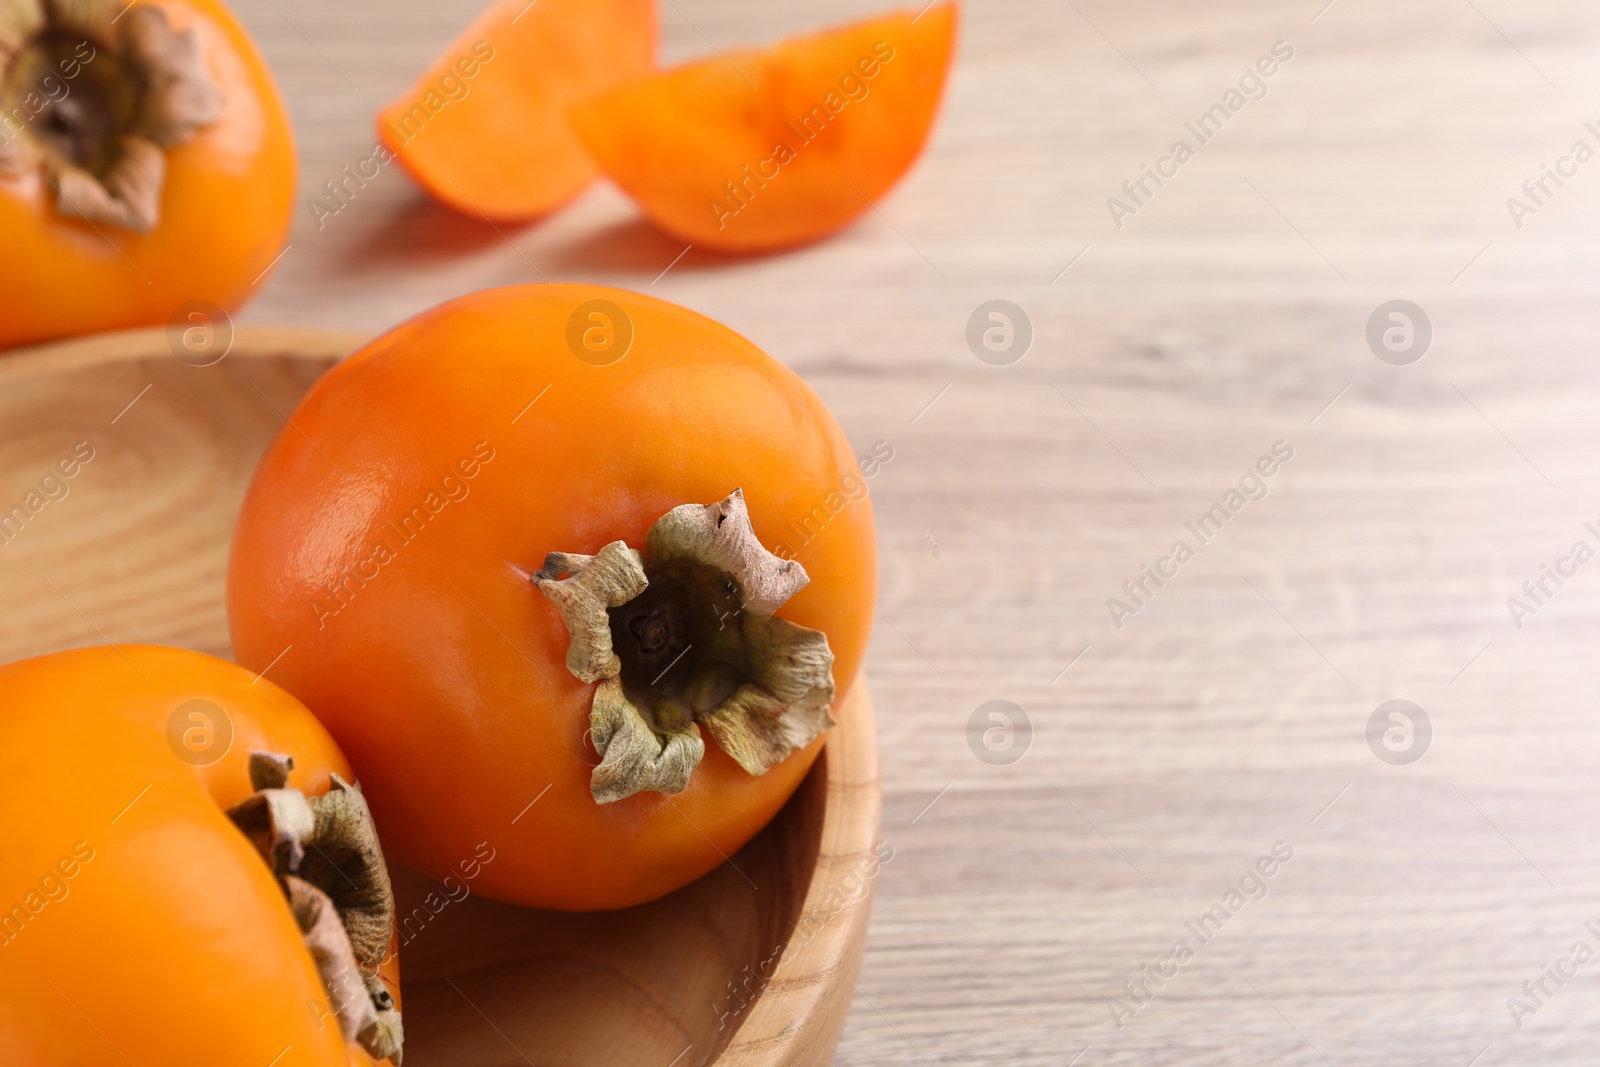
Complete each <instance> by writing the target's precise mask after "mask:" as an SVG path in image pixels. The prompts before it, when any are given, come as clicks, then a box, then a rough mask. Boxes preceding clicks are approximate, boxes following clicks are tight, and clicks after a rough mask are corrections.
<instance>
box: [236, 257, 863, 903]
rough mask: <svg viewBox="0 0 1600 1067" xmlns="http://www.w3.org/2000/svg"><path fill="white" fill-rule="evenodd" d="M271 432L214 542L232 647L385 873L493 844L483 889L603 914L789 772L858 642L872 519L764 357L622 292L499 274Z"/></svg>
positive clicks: (717, 836)
mask: <svg viewBox="0 0 1600 1067" xmlns="http://www.w3.org/2000/svg"><path fill="white" fill-rule="evenodd" d="M291 425H292V427H293V428H292V429H288V428H286V429H285V432H283V433H281V434H280V435H279V436H278V438H277V440H276V441H275V442H274V443H273V444H272V446H271V447H270V448H269V449H268V451H267V454H266V456H265V457H264V458H263V460H262V462H261V466H260V467H259V468H258V470H257V472H256V475H255V478H254V480H253V481H252V483H251V486H250V490H249V492H248V494H247V496H246V500H245V504H244V508H243V511H242V514H241V516H240V519H239V523H238V527H237V529H236V531H235V535H234V541H233V548H232V556H231V559H230V561H229V572H228V611H229V619H230V627H231V630H232V635H233V643H234V650H235V653H236V655H237V656H238V657H239V660H240V662H242V663H244V664H246V665H248V666H252V667H256V668H261V667H265V666H266V665H268V664H269V663H270V662H272V661H273V660H277V662H276V664H275V665H274V666H273V667H272V677H273V678H274V679H276V680H277V681H278V682H279V684H281V685H283V686H284V687H285V688H286V689H288V690H289V691H290V692H292V693H294V694H295V695H296V696H298V697H299V698H300V699H301V700H303V701H305V702H306V704H307V706H308V707H310V708H311V709H312V710H313V711H314V712H315V713H316V714H317V715H318V717H319V718H321V719H322V721H323V722H324V723H325V724H327V726H328V729H329V730H330V731H331V732H332V733H333V735H334V737H335V738H336V739H337V740H338V741H339V743H340V745H341V746H342V747H343V748H344V751H345V752H347V753H348V754H349V755H350V758H351V760H352V761H353V762H354V764H355V766H356V769H357V770H358V771H359V773H360V774H361V780H362V783H363V785H364V786H365V788H366V793H367V796H368V797H369V798H370V800H371V802H372V806H373V811H374V813H375V815H376V816H377V818H378V820H379V825H381V826H383V827H384V832H385V834H386V835H387V836H386V838H385V843H386V846H388V847H389V848H390V850H391V851H392V852H393V854H394V855H395V856H396V858H397V859H398V860H399V862H401V863H404V864H405V865H407V866H408V867H412V868H414V869H417V870H420V871H422V872H424V873H426V874H429V875H432V876H434V877H440V876H442V875H443V874H445V873H448V872H449V871H450V870H451V868H452V866H453V865H454V864H456V863H457V862H458V861H459V860H460V859H461V858H462V857H464V856H469V855H471V853H472V849H473V847H474V844H475V843H476V842H480V841H483V840H485V839H487V840H488V842H489V843H490V844H491V845H492V846H493V847H494V848H495V850H496V853H495V854H496V856H497V858H496V860H495V863H494V864H493V866H485V867H484V869H483V873H482V874H481V875H480V877H479V879H478V881H477V882H476V883H475V888H476V889H478V890H480V891H481V892H483V893H484V894H485V895H486V896H490V897H494V898H497V899H500V900H504V901H509V902H512V903H518V904H525V905H533V906H538V907H548V908H561V909H567V910H580V911H581V910H592V909H603V908H617V907H624V906H628V905H632V904H637V903H640V902H643V901H647V900H653V899H655V898H657V897H660V896H662V895H663V894H665V893H667V892H670V891H671V890H673V889H675V888H677V887H679V886H681V885H684V884H686V883H687V882H689V881H691V880H693V879H694V878H697V877H699V876H700V875H701V874H704V873H705V872H706V871H708V870H710V869H711V868H713V867H715V866H717V865H718V864H720V863H722V862H723V861H724V860H725V859H726V858H727V857H728V856H731V855H732V854H733V853H734V852H735V851H736V850H737V849H738V848H739V847H740V846H741V845H743V844H744V843H745V842H746V841H747V840H749V838H750V837H751V836H752V835H754V834H755V833H756V832H757V831H758V830H759V829H760V828H761V827H762V826H763V825H765V824H766V822H767V821H768V820H769V819H770V818H771V817H772V816H773V815H774V814H775V813H776V812H777V811H778V809H779V808H780V807H781V806H782V805H783V803H784V801H785V799H787V798H788V796H789V795H790V793H791V792H792V791H793V790H794V789H795V787H796V786H797V785H798V784H799V782H800V781H801V779H802V778H803V777H804V776H805V774H806V772H807V770H808V768H809V767H810V766H811V764H812V762H813V761H814V760H815V758H816V756H817V754H818V752H819V751H820V747H821V744H822V740H823V738H822V734H823V732H824V731H825V730H826V729H827V727H828V726H829V725H830V724H831V723H832V722H833V721H834V720H833V719H832V717H831V713H832V712H835V711H837V710H838V708H839V706H840V703H841V701H842V699H843V697H844V695H845V692H846V691H847V689H848V687H849V686H850V684H851V683H852V682H853V681H854V680H855V678H856V675H857V672H858V671H859V669H860V665H861V660H862V656H863V653H864V651H865V647H866V642H867V637H868V632H869V629H870V624H871V619H872V614H873V609H872V602H873V597H874V595H875V590H876V546H875V541H874V534H873V523H872V510H871V506H870V503H869V501H868V500H867V499H866V497H867V489H866V483H865V481H864V480H863V479H862V475H861V472H860V470H859V469H858V464H857V462H856V460H855V459H854V458H853V457H852V455H851V452H850V446H849V443H848V442H847V441H846V439H845V437H844V434H843V433H842V432H841V430H840V429H839V427H838V425H837V424H836V423H835V422H834V421H833V419H832V417H831V416H830V415H829V414H828V412H827V410H826V409H825V408H824V407H823V405H822V403H821V401H819V400H818V399H817V396H816V395H815V394H814V393H813V392H812V391H811V390H810V388H808V387H807V386H806V384H805V383H804V382H802V381H801V380H800V379H799V378H798V377H796V376H795V375H794V373H793V372H791V371H789V370H788V369H787V368H785V367H784V366H783V365H781V364H780V363H778V362H777V361H775V360H773V359H772V358H771V357H769V356H767V355H766V354H765V353H763V352H762V351H761V350H760V349H758V348H756V346H755V345H753V344H751V343H750V342H749V341H747V340H745V339H744V338H742V337H740V336H738V335H737V334H735V333H734V332H733V331H731V330H729V329H727V328H726V327H723V326H720V325H718V324H717V323H714V322H712V321H711V320H709V319H706V318H704V317H703V316H701V315H698V314H696V313H695V312H692V311H689V310H686V309H684V308H681V307H676V306H674V305H672V304H667V303H664V302H662V301H659V300H655V299H652V298H650V297H646V296H641V295H639V294H635V293H628V292H623V291H620V290H615V289H607V288H601V287H597V286H588V285H530V286H521V287H516V288H509V289H498V290H492V291H489V292H482V293H477V294H474V295H472V296H467V297H463V298H461V299H458V300H455V301H452V302H450V303H447V304H445V305H443V306H441V307H438V308H436V309H434V310H432V311H429V312H427V313H425V314H423V315H422V316H420V317H418V318H416V319H413V320H412V321H410V322H408V323H405V324H404V325H402V326H400V327H398V328H397V329H395V330H393V331H392V332H390V333H389V334H387V335H386V336H384V337H382V338H380V339H378V340H377V341H374V342H373V343H372V344H370V345H369V346H367V347H366V348H365V349H363V350H361V351H359V352H357V353H356V354H355V355H353V356H351V357H350V358H349V359H347V360H345V361H344V362H343V363H341V364H339V365H338V366H336V367H334V368H333V369H332V370H331V371H330V372H329V373H328V374H327V376H326V377H324V378H323V379H322V380H321V381H319V382H318V383H317V384H316V385H315V386H313V387H312V389H311V391H310V392H309V393H307V394H306V396H305V397H304V399H303V400H302V402H301V404H300V406H299V407H298V408H297V409H296V410H295V412H294V413H293V415H292V417H291ZM740 489H742V490H743V492H742V493H741V492H739V490H740ZM752 524H753V528H752ZM757 542H759V543H757ZM808 577H809V584H806V581H807V578H808ZM802 587H803V588H802ZM791 594H792V599H788V598H789V597H790V596H791ZM775 612H776V614H774V613H775ZM286 650H287V651H286ZM280 654H281V658H279V657H280Z"/></svg>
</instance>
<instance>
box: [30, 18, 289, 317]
mask: <svg viewBox="0 0 1600 1067" xmlns="http://www.w3.org/2000/svg"><path fill="white" fill-rule="evenodd" d="M294 170H295V167H294V145H293V142H292V141H291V139H290V134H289V123H288V118H287V116H286V115H285V113H284V109H283V104H282V102H281V101H280V100H279V98H278V92H277V89H276V88H275V87H274V85H273V82H272V78H271V75H269V74H268V72H267V68H266V65H265V64H264V63H263V62H262V60H261V57H260V56H259V55H258V54H257V53H256V50H255V46H254V45H253V44H252V43H251V41H250V38H249V36H248V35H247V34H246V33H245V31H244V29H243V27H241V26H240V25H239V23H238V22H237V21H235V19H234V17H233V16H232V15H231V14H230V13H229V12H228V9H227V8H226V7H224V6H223V5H222V4H221V3H220V2H219V0H182V2H177V0H140V2H139V3H138V4H128V3H127V2H126V0H82V2H77V3H71V4H67V3H60V2H56V0H16V2H14V3H7V4H4V5H0V234H3V235H4V243H5V253H4V255H0V293H4V294H5V295H4V298H3V299H0V348H5V347H9V346H11V345H18V344H26V343H30V342H36V341H43V340H48V339H51V338H55V337H63V336H68V335H72V334H79V333H90V332H94V331H98V330H111V329H119V328H124V327H129V326H142V325H153V324H159V323H163V322H166V321H168V319H169V318H170V317H171V316H172V315H173V313H174V312H175V311H177V310H178V309H179V308H180V307H182V306H183V305H185V304H188V303H191V302H195V301H203V302H207V303H210V304H215V305H218V306H220V307H222V308H223V309H225V310H226V309H232V308H236V307H237V306H238V305H239V304H241V303H242V302H243V301H244V300H245V299H246V298H247V297H248V295H249V294H250V293H251V291H252V286H253V284H254V283H255V282H257V281H258V280H259V279H260V277H261V276H262V274H263V272H265V271H266V270H267V269H268V268H269V267H270V266H271V265H272V263H273V261H274V260H275V259H276V258H277V257H278V255H279V250H280V248H281V247H282V244H283V237H284V233H285V231H286V230H287V229H288V225H289V212H290V208H291V202H292V198H293V196H294V180H295V174H294Z"/></svg>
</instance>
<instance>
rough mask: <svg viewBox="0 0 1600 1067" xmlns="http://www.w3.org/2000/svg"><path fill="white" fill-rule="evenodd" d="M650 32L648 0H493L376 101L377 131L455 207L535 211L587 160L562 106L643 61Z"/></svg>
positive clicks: (560, 193)
mask: <svg viewBox="0 0 1600 1067" xmlns="http://www.w3.org/2000/svg"><path fill="white" fill-rule="evenodd" d="M655 44H656V16H655V4H654V0H533V2H530V0H505V2H502V3H496V4H494V5H493V6H491V7H490V8H489V9H488V10H487V11H485V12H484V13H483V14H482V15H480V16H479V17H478V19H477V20H476V21H475V22H473V23H472V25H470V26H468V27H467V29H466V30H465V31H464V32H463V33H462V34H461V36H460V37H458V38H456V40H455V42H454V43H452V44H451V45H450V47H448V48H446V49H445V51H444V53H443V54H442V55H441V56H440V57H439V58H438V60H437V61H436V62H435V63H434V64H433V66H431V67H429V68H428V70H427V72H426V73H424V74H423V75H422V77H421V78H419V79H418V80H417V82H416V84H414V85H413V86H412V87H411V88H410V89H408V90H407V91H406V92H405V94H404V95H402V96H401V97H400V98H399V99H397V100H395V101H394V102H393V103H391V104H390V105H389V106H388V107H386V108H384V109H383V110H382V111H381V112H379V114H378V135H379V137H381V138H382V140H383V143H384V144H385V145H386V146H387V147H388V149H389V150H390V151H391V152H393V153H394V155H395V157H396V158H398V159H399V160H400V162H401V163H402V164H404V165H405V168H406V170H408V171H409V172H410V173H411V174H412V176H413V177H414V178H416V180H417V182H418V183H419V184H420V185H421V186H422V187H423V188H424V189H425V190H427V192H428V193H429V194H431V195H432V196H434V197H435V198H436V199H438V200H440V201H442V202H444V203H445V204H448V205H449V206H451V207H453V208H455V209H456V210H458V211H461V212H463V213H464V214H467V215H472V216H474V217H476V216H477V215H479V214H482V215H485V216H487V217H489V218H491V219H499V220H506V221H521V220H524V219H532V218H537V217H539V216H541V215H544V214H546V213H548V212H549V211H551V210H552V209H554V208H556V207H559V206H560V205H561V204H563V203H565V202H566V201H568V200H570V199H572V197H574V196H576V195H577V194H578V193H579V192H581V191H582V190H583V188H584V186H586V185H588V184H589V182H591V181H592V180H593V179H594V177H595V176H596V174H597V173H598V172H599V168H598V167H597V166H596V165H595V163H594V161H593V160H592V159H591V158H590V157H589V154H588V153H587V152H586V151H585V150H584V148H583V146H582V145H581V144H580V143H579V142H578V139H577V137H576V136H574V134H573V132H572V128H571V126H570V125H569V124H568V120H567V108H568V106H569V105H570V104H571V103H572V101H574V100H577V99H581V98H583V97H586V96H589V95H592V94H594V93H597V92H601V91H604V90H606V89H609V88H611V87H613V86H616V85H620V84H622V83H623V82H626V81H628V80H630V79H632V78H636V77H639V76H640V75H643V74H645V73H647V72H648V71H649V70H650V68H651V64H652V62H653V59H654V55H655Z"/></svg>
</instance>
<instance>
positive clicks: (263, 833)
mask: <svg viewBox="0 0 1600 1067" xmlns="http://www.w3.org/2000/svg"><path fill="white" fill-rule="evenodd" d="M293 768H294V760H293V758H292V757H289V756H283V755H278V754H275V753H270V752H252V753H251V754H250V784H251V787H252V788H253V789H255V792H254V793H252V794H251V795H250V796H249V797H248V798H247V799H245V800H244V801H242V802H240V803H239V804H236V805H235V806H234V807H232V808H230V809H229V810H228V817H229V818H230V819H232V820H233V822H234V825H236V826H238V827H239V829H240V830H241V831H243V833H244V834H245V836H246V837H248V838H249V839H250V841H251V843H252V844H254V845H255V846H256V851H257V852H259V853H260V854H261V857H262V859H264V860H265V861H266V862H267V864H268V866H269V867H271V869H272V872H273V874H274V875H276V876H277V878H278V883H279V885H280V886H281V887H282V889H283V891H284V895H285V897H286V898H287V899H288V901H289V906H290V910H291V912H292V913H293V914H294V916H295V921H296V922H297V923H299V925H300V930H301V933H302V934H303V936H304V937H305V942H306V946H307V947H308V948H309V949H310V950H311V955H312V958H313V959H314V960H315V961H316V963H317V970H318V973H319V974H320V975H321V976H322V982H323V986H324V987H325V988H326V990H327V992H328V997H329V1001H330V1003H331V1004H332V1005H333V1008H334V1014H335V1016H337V1017H338V1019H339V1023H340V1027H341V1029H342V1030H343V1032H344V1035H345V1038H346V1039H347V1040H350V1039H353V1040H356V1041H358V1042H360V1044H361V1046H362V1048H364V1049H366V1050H367V1052H369V1053H370V1054H371V1055H372V1056H374V1057H375V1058H377V1059H380V1060H381V1059H390V1060H392V1061H393V1062H394V1063H395V1064H397V1065H398V1064H399V1063H400V1057H401V1045H402V1043H403V1041H404V1032H403V1029H402V1027H401V1022H400V1013H399V1012H398V1011H396V1010H395V1007H394V998H393V996H392V995H390V993H389V991H388V990H387V989H386V988H385V987H384V985H383V981H382V979H380V978H379V977H378V967H379V965H380V964H382V962H383V960H384V958H385V956H386V955H387V953H388V950H389V945H390V943H391V941H392V939H393V936H394V914H395V908H394V891H393V889H392V887H391V885H390V882H389V869H388V867H387V866H386V865H385V864H384V861H383V849H382V847H381V846H380V844H379V842H378V831H377V827H376V825H375V824H374V823H373V820H372V810H371V809H370V808H369V807H368V806H367V801H366V798H365V797H364V796H362V794H361V786H360V784H359V783H350V782H346V781H345V780H344V779H343V778H341V777H339V775H337V774H335V775H333V776H332V779H333V781H332V786H331V788H330V789H329V790H328V792H327V793H325V794H323V795H322V796H315V797H308V796H305V795H304V794H303V793H301V792H300V791H299V790H298V789H290V788H289V787H288V781H289V771H291V770H293Z"/></svg>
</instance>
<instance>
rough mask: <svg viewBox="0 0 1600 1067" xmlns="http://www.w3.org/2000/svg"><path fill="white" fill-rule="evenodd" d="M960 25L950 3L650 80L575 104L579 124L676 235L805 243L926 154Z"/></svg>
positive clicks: (720, 242)
mask: <svg viewBox="0 0 1600 1067" xmlns="http://www.w3.org/2000/svg"><path fill="white" fill-rule="evenodd" d="M956 13H957V9H956V5H955V4H954V3H942V4H939V5H937V6H935V7H930V8H927V9H926V10H924V11H923V12H922V13H921V14H920V15H914V14H913V13H911V12H909V11H906V12H900V13H896V14H893V15H887V16H884V17H881V18H878V19H874V20H872V21H870V22H862V23H858V24H856V25H852V26H846V27H843V28H841V29H836V30H832V31H829V32H826V33H821V34H817V35H815V36H810V37H800V38H795V39H793V40H789V41H785V42H783V43H781V44H779V45H777V46H775V47H773V48H771V49H768V50H766V51H740V52H732V53H728V54H727V55H726V56H718V57H717V58H714V59H708V60H705V61H703V62H699V63H694V64H691V65H689V66H685V67H679V68H677V69H675V70H671V71H666V72H664V73H661V74H655V75H650V76H647V77H644V78H640V79H638V80H635V81H632V82H630V83H628V84H627V85H624V86H621V87H619V88H617V89H614V90H611V91H610V92H605V93H600V94H597V95H596V96H594V97H592V98H590V99H588V100H584V101H581V102H579V103H577V104H574V105H573V107H572V119H573V125H574V126H575V127H576V129H577V131H578V135H579V137H581V138H582V140H583V143H584V144H585V145H586V146H587V147H588V149H589V152H590V154H592V155H593V156H594V158H595V159H596V160H598V161H599V163H600V166H601V167H602V168H603V169H604V170H605V172H606V174H607V175H608V176H609V177H610V178H611V179H612V180H613V181H615V182H616V183H617V184H618V185H620V186H622V188H623V189H624V190H626V191H627V192H628V194H629V195H630V196H632V197H633V198H634V199H635V200H637V201H638V202H639V205H640V207H641V208H643V210H644V212H645V214H646V215H648V216H649V217H650V218H651V220H652V221H654V222H655V223H656V224H657V225H658V226H660V227H661V228H662V229H664V230H666V231H668V232H669V233H672V234H674V235H676V236H678V237H680V238H682V239H683V240H685V241H688V242H691V243H692V244H694V245H696V246H699V247H706V248H716V249H723V250H727V251H738V252H754V251H762V250H768V249H775V248H782V247H785V246H789V245H797V244H803V243H805V242H807V241H812V240H815V239H816V238H819V237H822V236H824V235H826V234H829V233H832V232H833V231H835V230H837V229H839V228H840V227H842V226H844V225H846V224H847V223H849V222H850V221H851V220H852V219H854V218H856V217H857V216H859V215H860V214H861V213H862V212H864V211H866V210H868V209H869V207H871V205H872V202H874V201H876V200H877V198H878V197H879V196H881V195H883V194H884V193H885V192H887V191H888V190H889V189H890V188H891V187H892V186H893V185H894V184H895V183H896V182H897V181H899V180H900V178H901V176H902V175H904V174H905V172H906V171H907V170H908V169H909V168H910V166H911V164H912V163H913V162H915V161H916V158H917V156H918V155H920V154H921V152H922V147H923V145H924V143H925V142H926V141H927V138H928V131H929V129H930V128H931V127H932V125H933V120H934V116H935V115H936V114H937V113H938V110H939V101H940V98H941V97H942V96H943V93H944V83H945V74H946V71H947V70H948V68H949V64H950V53H951V47H952V45H953V42H954V37H955V30H956V21H957V14H956Z"/></svg>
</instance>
